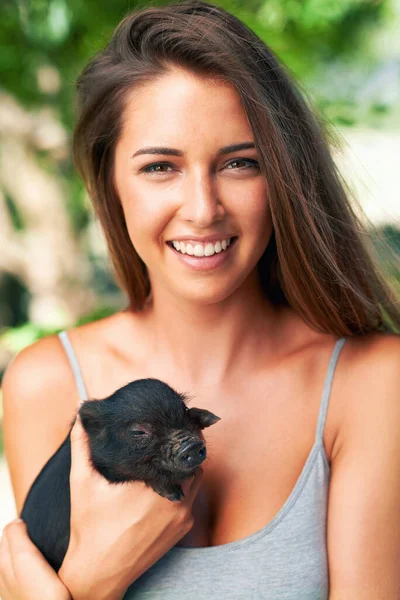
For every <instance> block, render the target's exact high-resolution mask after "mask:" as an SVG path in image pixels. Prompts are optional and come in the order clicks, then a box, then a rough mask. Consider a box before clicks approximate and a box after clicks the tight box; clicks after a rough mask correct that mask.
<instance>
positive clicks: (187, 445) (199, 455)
mask: <svg viewBox="0 0 400 600" xmlns="http://www.w3.org/2000/svg"><path fill="white" fill-rule="evenodd" d="M206 455H207V450H206V447H205V445H204V443H203V442H201V441H198V442H184V443H183V444H182V446H181V448H180V449H179V452H178V458H179V460H180V461H182V462H183V464H185V465H186V466H187V467H195V466H198V465H200V464H201V463H202V462H203V460H204V459H205V458H206Z"/></svg>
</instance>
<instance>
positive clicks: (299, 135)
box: [73, 0, 400, 336]
mask: <svg viewBox="0 0 400 600" xmlns="http://www.w3.org/2000/svg"><path fill="white" fill-rule="evenodd" d="M174 65H176V66H180V67H184V68H186V69H189V70H190V71H191V72H193V73H195V74H198V75H200V76H202V77H207V78H211V79H213V80H216V81H223V82H229V83H231V84H232V85H233V86H234V87H235V88H236V90H237V92H238V94H239V95H240V98H241V101H242V104H243V107H244V110H245V112H246V114H247V117H248V120H249V123H250V125H251V128H252V131H253V135H254V143H255V146H256V148H257V150H258V153H259V158H260V167H261V171H262V173H263V174H264V176H265V177H266V178H267V181H268V189H269V194H270V197H269V202H270V210H271V218H272V223H273V233H272V235H271V238H270V241H269V243H268V245H267V247H266V250H265V252H264V254H263V256H262V257H261V259H260V261H259V263H258V265H257V269H258V273H259V277H260V281H261V285H262V289H263V291H264V293H265V294H266V295H267V296H268V298H269V299H270V301H271V302H272V303H274V304H281V305H282V304H286V305H290V306H291V307H292V308H293V309H294V310H296V311H297V312H298V314H299V315H300V316H301V317H302V318H303V319H304V321H306V322H307V323H308V324H309V325H310V326H311V327H313V328H314V329H315V330H318V331H321V332H325V333H331V334H334V335H337V336H342V335H346V336H349V335H364V334H366V333H368V332H372V331H375V330H376V331H377V330H380V331H392V332H395V333H397V331H399V330H400V309H399V308H398V306H397V305H396V303H398V302H399V297H398V296H396V291H395V288H394V287H393V286H392V285H391V284H390V281H389V279H388V278H386V277H385V276H384V275H383V272H382V266H381V265H380V264H379V262H378V257H377V254H375V250H374V248H373V244H372V242H371V239H370V236H369V234H368V232H367V229H366V227H365V225H363V222H362V221H361V218H360V215H358V214H357V213H356V211H355V210H354V207H353V204H352V203H351V202H350V200H349V197H348V193H347V190H346V186H345V184H344V182H343V181H342V180H341V177H340V174H339V173H338V171H337V169H336V166H335V164H334V161H333V159H332V156H331V153H330V149H329V144H328V141H327V138H326V135H325V133H324V131H323V127H322V125H321V123H320V122H319V119H318V118H317V117H316V116H315V115H314V112H313V110H312V109H311V108H310V107H309V105H308V102H307V100H306V98H305V96H304V95H303V94H302V93H300V91H299V87H298V85H297V84H296V83H295V82H294V80H293V78H292V77H291V76H290V75H289V74H288V72H287V70H286V69H285V67H284V66H283V65H281V64H280V62H279V61H278V59H277V58H276V57H275V55H274V54H273V52H272V51H271V49H270V48H269V47H268V46H267V45H266V44H265V42H264V41H262V40H261V39H260V38H259V37H258V36H257V35H256V34H255V33H254V32H253V31H252V30H251V29H250V28H249V27H247V26H246V25H245V24H244V23H243V22H242V21H240V20H239V19H238V18H236V17H235V16H234V15H232V14H230V13H229V12H227V11H225V10H224V9H222V8H221V7H218V6H215V5H213V4H210V3H208V2H204V1H202V0H189V1H187V0H186V1H183V2H179V3H173V4H168V5H164V6H150V7H147V8H141V9H139V10H135V11H133V12H131V13H130V14H128V15H127V16H126V17H125V18H124V19H123V20H122V21H121V22H120V23H119V24H118V26H117V27H116V29H115V31H114V33H113V35H112V38H111V40H110V42H109V43H108V44H107V46H106V47H105V48H104V50H102V51H101V52H99V53H98V54H96V55H95V56H94V57H93V58H92V59H91V61H90V62H89V63H88V64H87V66H86V67H85V68H84V69H83V71H82V73H81V74H80V76H79V78H78V80H77V106H76V109H77V123H76V127H75V130H74V136H73V156H74V162H75V165H76V167H77V170H78V172H79V174H80V175H81V177H82V179H83V181H84V183H85V186H86V189H87V191H88V194H89V196H90V198H91V201H92V203H93V206H94V210H95V213H96V215H97V217H98V218H99V221H100V223H101V226H102V229H103V231H104V234H105V238H106V242H107V246H108V250H109V253H110V258H111V262H112V265H113V267H114V270H115V274H116V278H117V281H118V283H119V285H120V286H121V288H122V289H123V290H124V291H125V292H126V293H127V295H128V298H129V303H130V307H131V309H132V310H134V311H140V310H141V309H142V308H143V306H144V303H145V301H146V299H147V298H148V296H149V293H150V291H151V290H150V282H149V277H148V273H147V268H146V265H145V264H144V263H143V261H142V260H141V258H140V257H139V256H138V254H137V252H136V251H135V248H134V247H133V244H132V242H131V240H130V238H129V234H128V230H127V226H126V223H125V218H124V214H123V210H122V206H121V202H120V200H119V197H118V195H117V193H116V188H115V184H114V157H115V146H116V142H117V141H118V139H119V137H120V135H121V131H122V126H123V118H124V109H125V106H126V103H127V100H128V98H129V96H130V95H131V94H132V92H133V93H134V91H135V89H136V88H139V87H140V86H143V85H146V84H148V83H152V82H154V81H155V80H156V79H157V78H159V77H161V76H162V75H163V74H166V73H168V71H169V70H170V68H171V67H173V66H174Z"/></svg>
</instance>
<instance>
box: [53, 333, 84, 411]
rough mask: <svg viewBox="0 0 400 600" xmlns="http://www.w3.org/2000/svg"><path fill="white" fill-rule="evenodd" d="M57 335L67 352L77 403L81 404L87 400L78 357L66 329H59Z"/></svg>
mask: <svg viewBox="0 0 400 600" xmlns="http://www.w3.org/2000/svg"><path fill="white" fill-rule="evenodd" d="M58 337H59V338H60V340H61V343H62V345H63V346H64V350H65V352H66V354H67V357H68V360H69V364H70V365H71V369H72V373H73V375H74V379H75V382H76V387H77V388H78V393H79V397H80V399H81V401H80V403H79V405H81V404H82V402H84V401H85V400H88V393H87V390H86V386H85V382H84V380H83V375H82V371H81V368H80V366H79V361H78V357H77V356H76V353H75V350H74V348H73V346H72V344H71V340H70V339H69V337H68V333H67V332H66V331H60V333H58Z"/></svg>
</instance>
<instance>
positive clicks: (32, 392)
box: [2, 320, 104, 511]
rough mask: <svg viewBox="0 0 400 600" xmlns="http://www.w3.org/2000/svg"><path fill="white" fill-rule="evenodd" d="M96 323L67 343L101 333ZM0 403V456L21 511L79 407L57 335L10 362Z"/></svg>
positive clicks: (25, 351) (33, 345)
mask: <svg viewBox="0 0 400 600" xmlns="http://www.w3.org/2000/svg"><path fill="white" fill-rule="evenodd" d="M101 321H102V320H101ZM96 323H97V324H96ZM96 323H90V324H86V325H82V326H81V327H77V328H75V329H74V330H73V334H74V335H73V336H71V337H75V338H76V339H77V340H79V341H81V340H82V341H85V340H86V339H88V338H90V337H91V336H92V333H93V331H94V330H98V331H100V330H101V328H102V327H104V325H103V324H102V323H101V322H96ZM89 332H90V335H89ZM73 345H74V342H73ZM78 345H79V344H78ZM75 349H76V348H75V345H74V350H75ZM83 349H85V346H83ZM81 351H82V347H81ZM2 397H3V398H2V400H3V433H4V450H5V454H6V458H7V462H8V466H9V470H10V475H11V481H12V485H13V490H14V496H15V499H16V504H17V510H18V511H20V510H21V508H22V504H23V501H24V499H25V496H26V494H27V492H28V490H29V487H30V485H31V484H32V483H33V481H34V479H35V477H36V476H37V475H38V473H39V472H40V470H41V468H42V467H43V466H44V465H45V463H46V462H47V460H48V459H49V458H50V457H51V456H52V455H53V454H54V452H55V451H56V450H57V448H58V447H59V446H60V445H61V443H62V442H63V441H64V439H65V437H66V436H67V435H68V432H69V430H70V427H71V423H72V421H73V419H74V417H75V414H76V411H77V408H78V405H79V400H80V399H79V393H78V390H77V386H76V382H75V379H74V375H73V372H72V369H71V365H70V363H69V360H68V357H67V355H66V352H65V349H64V347H63V345H62V343H61V340H60V339H59V337H58V336H57V335H51V336H47V337H45V338H42V339H40V340H38V341H37V342H35V343H33V344H31V345H30V346H27V347H26V348H24V349H23V350H21V351H20V352H19V353H18V354H17V355H16V356H15V357H14V358H13V359H12V360H11V361H10V363H9V364H8V366H7V368H6V370H5V373H4V376H3V380H2Z"/></svg>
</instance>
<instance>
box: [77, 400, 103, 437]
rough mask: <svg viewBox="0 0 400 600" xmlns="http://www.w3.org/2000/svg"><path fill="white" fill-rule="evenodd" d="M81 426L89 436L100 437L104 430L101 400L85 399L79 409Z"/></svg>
mask: <svg viewBox="0 0 400 600" xmlns="http://www.w3.org/2000/svg"><path fill="white" fill-rule="evenodd" d="M79 416H80V419H81V422H82V426H83V428H84V429H85V431H86V433H87V434H88V435H89V437H101V435H102V434H103V433H104V432H105V429H106V427H105V423H104V408H103V407H102V406H101V400H86V402H83V404H82V406H81V407H80V409H79Z"/></svg>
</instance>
